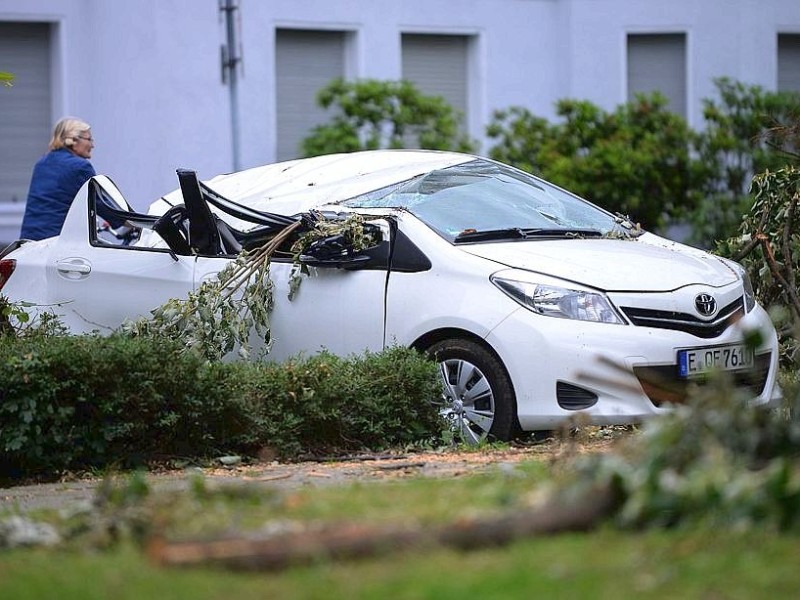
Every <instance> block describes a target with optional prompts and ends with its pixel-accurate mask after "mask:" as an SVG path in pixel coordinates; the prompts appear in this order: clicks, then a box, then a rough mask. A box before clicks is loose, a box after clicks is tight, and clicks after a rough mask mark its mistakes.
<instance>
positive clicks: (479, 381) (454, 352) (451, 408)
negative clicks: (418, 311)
mask: <svg viewBox="0 0 800 600" xmlns="http://www.w3.org/2000/svg"><path fill="white" fill-rule="evenodd" d="M428 354H429V355H430V356H431V357H432V358H434V360H436V361H437V362H438V363H439V371H440V374H441V377H442V406H441V414H442V416H443V417H444V418H445V419H446V420H447V421H448V422H449V423H450V424H451V427H452V429H453V430H454V432H455V433H456V434H457V435H459V436H460V437H461V439H462V441H463V442H465V443H469V444H477V443H480V442H482V441H484V440H486V439H489V440H501V441H507V440H510V439H511V437H512V435H513V432H514V424H515V422H516V401H515V399H514V390H513V388H512V386H511V380H510V379H509V377H508V374H507V373H506V370H505V368H504V367H503V364H502V363H501V362H500V361H499V360H498V359H497V357H496V356H495V355H494V354H492V353H491V352H489V351H488V350H487V349H486V348H484V347H483V346H481V345H480V344H478V343H476V342H473V341H471V340H465V339H448V340H443V341H441V342H437V343H436V344H434V345H433V346H431V347H430V348H429V349H428Z"/></svg>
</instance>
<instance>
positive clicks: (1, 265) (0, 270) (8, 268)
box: [0, 258, 17, 290]
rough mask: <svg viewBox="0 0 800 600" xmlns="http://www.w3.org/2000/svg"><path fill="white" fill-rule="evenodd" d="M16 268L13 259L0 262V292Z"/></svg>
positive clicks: (15, 262)
mask: <svg viewBox="0 0 800 600" xmlns="http://www.w3.org/2000/svg"><path fill="white" fill-rule="evenodd" d="M16 266H17V261H16V260H14V259H13V258H4V259H3V260H0V290H2V289H3V286H4V285H5V284H6V281H8V278H9V277H11V274H12V273H13V272H14V267H16Z"/></svg>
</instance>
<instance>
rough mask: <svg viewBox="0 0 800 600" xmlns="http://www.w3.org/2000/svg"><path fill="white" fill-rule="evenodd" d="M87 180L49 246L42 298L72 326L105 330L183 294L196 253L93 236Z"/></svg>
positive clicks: (77, 330) (81, 329) (191, 281)
mask: <svg viewBox="0 0 800 600" xmlns="http://www.w3.org/2000/svg"><path fill="white" fill-rule="evenodd" d="M91 185H97V182H94V183H93V184H91ZM89 186H90V183H87V184H86V185H85V186H84V187H83V188H82V189H81V191H80V192H79V193H78V195H77V196H76V198H75V200H74V201H73V204H72V206H71V207H70V211H69V213H68V214H67V219H66V221H65V223H64V227H63V229H62V232H61V235H60V236H58V238H57V239H56V240H55V241H54V244H53V245H52V246H51V248H50V251H49V256H48V258H47V263H46V273H45V280H46V285H47V298H48V301H49V303H50V304H51V308H52V310H53V311H54V312H56V313H57V314H59V315H60V318H61V320H62V321H63V323H64V324H65V325H66V326H67V327H69V329H70V330H71V331H72V332H75V333H84V332H91V331H95V330H96V331H99V332H101V333H108V332H109V331H110V330H112V329H114V328H115V327H118V326H119V325H120V324H121V323H122V322H123V321H124V320H125V319H134V318H136V317H140V316H148V315H149V311H150V310H152V309H153V308H155V307H157V306H160V305H161V304H162V303H163V302H165V301H166V300H168V299H169V298H180V297H186V296H187V294H188V292H189V291H191V290H192V288H193V285H194V269H195V257H193V256H178V255H176V254H174V253H171V252H170V251H169V250H168V249H166V248H152V247H149V248H148V247H136V246H121V245H117V244H113V243H109V242H104V241H102V240H98V239H96V238H97V236H96V235H94V232H92V231H90V228H91V227H95V218H94V214H93V212H92V211H90V206H89ZM153 235H156V234H153ZM93 238H94V239H93Z"/></svg>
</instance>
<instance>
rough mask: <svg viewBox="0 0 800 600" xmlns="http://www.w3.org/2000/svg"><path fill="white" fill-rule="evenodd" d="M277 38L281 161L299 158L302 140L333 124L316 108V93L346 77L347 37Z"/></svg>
mask: <svg viewBox="0 0 800 600" xmlns="http://www.w3.org/2000/svg"><path fill="white" fill-rule="evenodd" d="M275 38H276V42H275V43H276V49H275V61H276V64H275V78H276V112H277V114H276V118H277V132H276V133H277V152H276V154H277V158H278V160H279V161H281V160H290V159H294V158H298V157H300V156H301V155H302V150H301V148H300V144H301V142H302V140H303V139H304V138H305V137H307V136H308V135H309V134H310V133H311V130H312V129H313V128H314V127H315V126H317V125H322V124H324V123H327V122H328V121H329V120H330V118H329V114H328V112H327V111H325V110H324V109H323V108H321V107H320V106H319V105H318V104H317V92H318V91H319V90H320V89H321V88H323V87H325V86H326V85H327V84H328V83H330V81H331V80H332V79H335V78H337V77H344V75H345V42H346V33H345V32H341V31H311V30H299V29H279V30H277V31H276V36H275Z"/></svg>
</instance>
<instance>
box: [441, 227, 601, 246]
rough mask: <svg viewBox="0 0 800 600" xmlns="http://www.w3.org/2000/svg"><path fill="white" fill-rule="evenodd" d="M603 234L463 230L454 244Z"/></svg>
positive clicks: (592, 231) (560, 230) (537, 229)
mask: <svg viewBox="0 0 800 600" xmlns="http://www.w3.org/2000/svg"><path fill="white" fill-rule="evenodd" d="M602 236H603V233H602V232H601V231H598V230H597V229H579V228H571V229H564V228H557V229H546V228H541V227H533V228H522V227H509V228H507V229H486V230H483V231H477V230H475V229H465V230H464V231H462V232H461V233H459V234H458V235H457V236H456V237H455V240H454V242H455V243H456V244H461V243H465V242H485V241H490V240H512V239H521V240H524V239H529V238H583V237H602Z"/></svg>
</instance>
